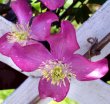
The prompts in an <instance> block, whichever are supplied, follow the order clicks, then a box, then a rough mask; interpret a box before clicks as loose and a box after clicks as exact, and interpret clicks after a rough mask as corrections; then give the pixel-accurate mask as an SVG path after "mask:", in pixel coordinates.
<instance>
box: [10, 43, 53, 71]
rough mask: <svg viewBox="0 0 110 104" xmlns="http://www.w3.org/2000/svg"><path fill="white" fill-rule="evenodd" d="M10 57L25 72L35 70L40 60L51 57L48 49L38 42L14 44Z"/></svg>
mask: <svg viewBox="0 0 110 104" xmlns="http://www.w3.org/2000/svg"><path fill="white" fill-rule="evenodd" d="M10 57H11V58H12V60H13V61H14V63H15V64H16V65H17V66H18V67H19V68H21V69H22V70H23V71H27V72H30V71H33V70H37V68H38V67H39V66H40V64H41V63H42V62H44V61H46V60H49V59H52V57H51V55H50V53H49V51H48V50H47V49H46V48H45V47H44V46H43V45H42V44H40V43H36V44H32V45H27V46H24V47H22V46H20V45H19V44H16V45H14V46H13V49H12V51H11V54H10Z"/></svg>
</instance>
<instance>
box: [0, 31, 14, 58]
mask: <svg viewBox="0 0 110 104" xmlns="http://www.w3.org/2000/svg"><path fill="white" fill-rule="evenodd" d="M8 35H9V33H6V34H4V35H3V36H2V37H1V38H0V53H2V54H4V55H6V56H9V54H10V50H11V49H12V47H13V44H12V43H9V41H8V39H7V36H8Z"/></svg>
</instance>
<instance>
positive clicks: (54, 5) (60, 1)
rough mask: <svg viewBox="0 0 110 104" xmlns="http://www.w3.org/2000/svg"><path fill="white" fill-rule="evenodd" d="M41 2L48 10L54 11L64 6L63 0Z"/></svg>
mask: <svg viewBox="0 0 110 104" xmlns="http://www.w3.org/2000/svg"><path fill="white" fill-rule="evenodd" d="M41 2H42V3H43V4H44V5H45V6H46V7H47V8H49V9H51V10H55V9H57V8H60V7H61V6H63V5H64V3H65V0H41Z"/></svg>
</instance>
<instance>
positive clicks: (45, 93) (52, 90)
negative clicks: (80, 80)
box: [38, 78, 70, 102]
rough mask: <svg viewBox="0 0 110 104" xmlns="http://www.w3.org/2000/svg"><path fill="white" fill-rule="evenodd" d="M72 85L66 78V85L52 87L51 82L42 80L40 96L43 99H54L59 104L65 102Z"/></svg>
mask: <svg viewBox="0 0 110 104" xmlns="http://www.w3.org/2000/svg"><path fill="white" fill-rule="evenodd" d="M69 87H70V83H69V81H68V79H66V78H65V85H64V84H63V83H62V84H61V86H59V85H52V84H51V80H49V81H47V79H43V78H41V79H40V82H39V87H38V89H39V95H40V97H41V98H45V97H52V98H53V99H54V100H56V101H57V102H60V101H61V100H63V99H64V98H65V97H66V95H67V93H68V90H69Z"/></svg>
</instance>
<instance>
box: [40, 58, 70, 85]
mask: <svg viewBox="0 0 110 104" xmlns="http://www.w3.org/2000/svg"><path fill="white" fill-rule="evenodd" d="M70 68H71V67H70V65H67V64H62V62H61V61H50V60H49V61H48V62H46V63H43V65H42V66H41V67H40V68H39V69H41V70H42V75H43V78H46V79H47V81H49V80H51V84H53V85H61V83H63V84H64V85H65V78H68V80H70V77H71V73H70V72H69V69H70Z"/></svg>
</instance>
